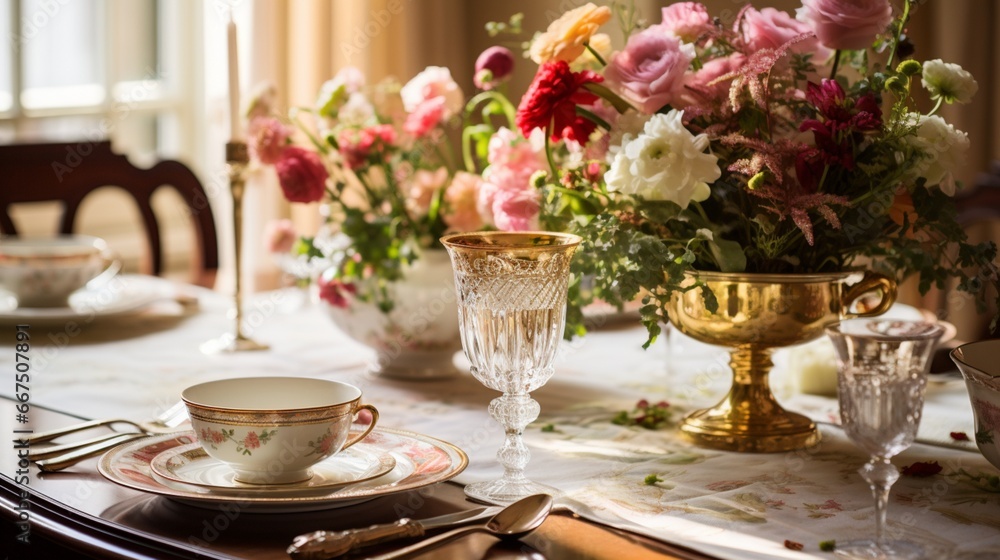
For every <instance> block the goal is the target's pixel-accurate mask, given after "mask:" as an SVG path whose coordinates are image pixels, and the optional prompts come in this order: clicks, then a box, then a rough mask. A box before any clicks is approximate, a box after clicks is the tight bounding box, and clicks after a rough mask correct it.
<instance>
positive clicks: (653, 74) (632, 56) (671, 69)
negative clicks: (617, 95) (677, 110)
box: [605, 25, 695, 113]
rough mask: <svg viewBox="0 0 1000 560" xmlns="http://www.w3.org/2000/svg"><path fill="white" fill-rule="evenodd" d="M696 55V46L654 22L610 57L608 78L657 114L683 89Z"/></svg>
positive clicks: (633, 99)
mask: <svg viewBox="0 0 1000 560" xmlns="http://www.w3.org/2000/svg"><path fill="white" fill-rule="evenodd" d="M694 56H695V52H694V46H693V45H690V44H686V43H683V42H681V40H680V39H678V38H677V37H675V36H674V35H673V34H672V33H670V30H669V29H667V28H665V27H663V26H661V25H654V26H652V27H649V28H646V29H644V30H643V31H640V32H639V33H636V34H635V35H632V36H631V37H629V40H628V43H627V44H626V45H625V50H624V51H621V52H616V53H615V54H614V55H613V56H612V57H611V62H610V64H608V67H607V70H606V72H605V77H606V78H607V79H608V80H609V81H610V82H612V83H613V84H616V85H617V86H618V89H619V90H620V92H621V94H622V95H623V96H624V97H625V98H626V99H628V100H629V101H632V102H633V103H635V104H637V105H639V106H640V108H641V109H642V111H643V112H645V113H655V112H656V111H658V110H659V109H660V108H662V107H663V106H664V105H667V104H668V103H670V102H671V101H672V100H673V98H674V96H675V95H677V94H678V93H679V92H680V88H681V84H682V81H683V79H684V73H685V72H686V71H687V69H688V65H689V64H691V60H692V59H693V58H694Z"/></svg>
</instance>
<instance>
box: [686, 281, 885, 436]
mask: <svg viewBox="0 0 1000 560" xmlns="http://www.w3.org/2000/svg"><path fill="white" fill-rule="evenodd" d="M686 281H687V283H688V286H689V288H690V289H688V290H687V291H683V292H681V291H678V292H675V293H674V294H673V296H672V298H671V301H670V306H669V308H668V315H669V317H670V322H671V324H673V325H674V326H675V327H676V328H677V329H678V330H679V331H681V332H682V333H684V334H686V335H688V336H690V337H692V338H695V339H697V340H700V341H702V342H707V343H709V344H716V345H723V346H728V347H730V348H732V350H731V358H730V361H729V365H730V367H731V368H732V370H733V384H732V386H731V388H730V389H729V394H727V395H726V397H725V398H724V399H722V402H720V403H719V404H717V405H715V406H714V407H712V408H708V409H703V410H696V411H694V412H692V413H690V414H688V415H687V417H685V418H684V419H683V420H682V421H681V426H680V431H681V434H682V435H683V436H684V437H685V438H686V439H687V440H688V441H690V442H692V443H694V444H695V445H698V446H701V447H708V448H712V449H722V450H725V451H744V452H759V453H777V452H782V451H793V450H795V449H801V448H803V447H808V446H810V445H814V444H816V443H817V442H819V438H820V436H819V432H818V431H817V430H816V424H815V423H814V422H812V421H811V420H810V419H809V418H807V417H805V416H803V415H801V414H796V413H794V412H789V411H787V410H785V409H783V408H782V407H781V405H780V404H778V401H777V400H776V399H775V398H774V394H773V393H772V392H771V388H770V384H769V380H768V377H769V376H770V373H771V367H772V366H773V365H774V364H773V362H772V361H771V352H772V350H774V349H775V348H782V347H785V346H791V345H794V344H801V343H803V342H808V341H810V340H814V339H816V338H819V337H820V336H823V334H824V331H823V329H824V327H826V325H829V324H831V323H835V322H837V321H839V320H841V319H848V318H852V317H868V316H874V315H880V314H882V313H884V312H885V311H886V310H887V309H889V306H891V305H892V302H893V301H894V300H895V298H896V284H895V282H893V281H892V280H890V279H888V278H886V277H884V276H881V275H878V274H873V273H865V274H864V276H863V277H861V275H860V274H855V273H850V272H842V273H829V274H727V273H722V272H697V273H690V274H689V275H688V278H687V280H686ZM849 282H851V284H849ZM698 288H700V289H698ZM703 290H709V291H710V292H711V294H710V295H712V296H714V301H713V300H712V299H709V298H706V297H705V294H704V293H703ZM875 291H877V292H880V295H881V297H880V299H879V301H878V303H877V304H876V305H874V306H872V307H870V308H865V309H858V308H859V306H858V305H857V302H858V300H860V299H861V298H862V297H863V296H866V295H868V294H870V293H871V292H875ZM710 301H712V302H713V304H710V303H709V302H710Z"/></svg>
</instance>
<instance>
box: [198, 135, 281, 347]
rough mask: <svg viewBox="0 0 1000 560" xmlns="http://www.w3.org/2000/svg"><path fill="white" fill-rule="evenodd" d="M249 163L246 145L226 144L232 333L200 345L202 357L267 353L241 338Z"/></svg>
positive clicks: (242, 336)
mask: <svg viewBox="0 0 1000 560" xmlns="http://www.w3.org/2000/svg"><path fill="white" fill-rule="evenodd" d="M249 162H250V157H249V153H248V152H247V145H246V142H227V143H226V169H227V171H228V172H229V190H230V192H231V193H232V196H233V239H234V245H235V246H236V254H235V260H234V262H235V264H236V281H235V292H236V293H235V296H234V299H235V305H236V313H235V315H236V328H235V330H234V332H233V333H226V334H224V335H222V336H220V337H219V338H214V339H212V340H209V341H208V342H206V343H204V344H202V345H201V350H202V352H205V353H206V354H219V353H222V352H240V351H244V350H267V348H268V346H267V345H266V344H261V343H259V342H257V341H255V340H252V339H250V338H249V337H247V336H246V335H245V334H243V290H242V287H241V285H242V281H241V276H242V274H241V272H242V267H241V266H240V264H241V261H242V256H241V254H240V253H241V252H242V251H241V250H242V248H243V193H244V191H245V189H246V181H245V179H244V174H245V172H246V169H247V164H248V163H249Z"/></svg>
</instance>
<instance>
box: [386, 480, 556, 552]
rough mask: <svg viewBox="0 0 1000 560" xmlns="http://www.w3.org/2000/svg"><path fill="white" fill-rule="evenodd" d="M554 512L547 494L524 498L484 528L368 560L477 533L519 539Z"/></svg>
mask: <svg viewBox="0 0 1000 560" xmlns="http://www.w3.org/2000/svg"><path fill="white" fill-rule="evenodd" d="M551 510H552V496H549V495H548V494H535V495H533V496H528V497H527V498H521V499H520V500H518V501H516V502H514V503H512V504H510V505H509V506H507V507H505V508H503V509H502V510H500V512H499V513H497V514H496V515H494V516H493V517H492V518H490V520H489V521H487V522H486V523H484V524H482V525H471V526H468V527H461V528H459V529H455V530H453V531H448V532H447V533H441V534H440V535H438V536H436V537H431V538H429V539H427V540H425V541H420V542H418V543H416V544H413V545H410V546H408V547H405V548H401V549H399V550H396V551H393V552H390V553H388V554H383V555H381V556H373V557H371V558H369V559H368V560H390V559H393V558H404V557H406V556H409V555H411V554H414V553H417V552H423V551H425V550H427V549H429V548H433V547H436V546H439V545H441V544H444V543H446V542H448V541H451V540H454V539H456V538H458V537H461V536H464V535H469V534H472V533H478V532H484V533H489V534H491V535H493V536H494V537H497V538H500V539H519V538H521V537H523V536H525V535H527V534H528V533H530V532H532V531H534V530H535V529H537V528H538V527H539V526H540V525H541V524H542V522H543V521H545V518H546V517H548V516H549V511H551Z"/></svg>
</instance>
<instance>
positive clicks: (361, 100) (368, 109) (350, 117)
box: [337, 92, 376, 126]
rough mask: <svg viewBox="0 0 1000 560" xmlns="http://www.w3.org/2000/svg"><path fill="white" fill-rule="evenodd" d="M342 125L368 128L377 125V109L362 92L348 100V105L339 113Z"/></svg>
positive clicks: (356, 93) (355, 93)
mask: <svg viewBox="0 0 1000 560" xmlns="http://www.w3.org/2000/svg"><path fill="white" fill-rule="evenodd" d="M337 117H338V119H339V120H340V124H342V125H344V126H367V125H371V124H376V123H375V108H374V107H372V104H371V103H370V102H369V101H368V98H367V97H365V94H363V93H361V92H354V93H352V94H351V96H350V97H348V98H347V103H344V106H343V107H341V108H340V112H339V113H337Z"/></svg>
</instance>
